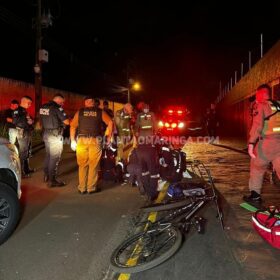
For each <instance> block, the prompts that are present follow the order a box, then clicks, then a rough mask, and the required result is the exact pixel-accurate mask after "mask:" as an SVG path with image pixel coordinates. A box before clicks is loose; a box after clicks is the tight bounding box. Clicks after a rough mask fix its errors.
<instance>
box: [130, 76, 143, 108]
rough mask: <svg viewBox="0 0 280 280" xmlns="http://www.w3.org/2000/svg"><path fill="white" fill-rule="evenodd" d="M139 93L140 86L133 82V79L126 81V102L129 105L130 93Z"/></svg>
mask: <svg viewBox="0 0 280 280" xmlns="http://www.w3.org/2000/svg"><path fill="white" fill-rule="evenodd" d="M131 90H133V91H139V90H141V85H140V83H139V82H136V81H134V80H133V79H129V80H128V86H127V102H128V103H130V101H131V98H130V91H131Z"/></svg>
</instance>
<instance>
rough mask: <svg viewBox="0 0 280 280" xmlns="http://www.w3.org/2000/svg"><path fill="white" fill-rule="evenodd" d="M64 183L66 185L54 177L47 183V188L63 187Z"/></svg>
mask: <svg viewBox="0 0 280 280" xmlns="http://www.w3.org/2000/svg"><path fill="white" fill-rule="evenodd" d="M65 185H66V183H65V182H62V181H58V180H57V179H56V178H55V177H54V178H53V179H52V180H51V181H50V182H49V184H48V186H49V188H54V187H64V186H65Z"/></svg>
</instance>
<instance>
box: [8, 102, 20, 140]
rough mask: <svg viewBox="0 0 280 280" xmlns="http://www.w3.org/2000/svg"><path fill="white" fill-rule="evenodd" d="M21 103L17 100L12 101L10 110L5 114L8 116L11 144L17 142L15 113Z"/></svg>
mask: <svg viewBox="0 0 280 280" xmlns="http://www.w3.org/2000/svg"><path fill="white" fill-rule="evenodd" d="M18 106H19V102H18V101H17V100H16V99H13V100H12V101H11V105H10V108H9V109H8V110H7V111H6V112H5V116H6V126H7V128H8V134H9V142H10V143H11V144H15V143H16V140H17V130H16V126H15V125H14V124H13V114H14V111H15V110H16V109H17V108H18Z"/></svg>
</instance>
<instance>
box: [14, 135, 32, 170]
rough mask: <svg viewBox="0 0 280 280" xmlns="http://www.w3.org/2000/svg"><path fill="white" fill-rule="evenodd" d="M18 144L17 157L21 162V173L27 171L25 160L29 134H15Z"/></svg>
mask: <svg viewBox="0 0 280 280" xmlns="http://www.w3.org/2000/svg"><path fill="white" fill-rule="evenodd" d="M17 140H18V146H19V159H20V164H21V171H22V174H25V173H27V170H26V167H27V161H28V158H29V145H30V142H31V134H30V133H24V134H23V135H21V136H19V135H18V136H17Z"/></svg>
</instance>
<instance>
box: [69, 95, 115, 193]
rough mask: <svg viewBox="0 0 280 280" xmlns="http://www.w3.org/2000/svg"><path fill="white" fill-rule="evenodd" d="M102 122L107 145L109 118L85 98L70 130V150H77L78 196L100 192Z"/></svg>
mask: <svg viewBox="0 0 280 280" xmlns="http://www.w3.org/2000/svg"><path fill="white" fill-rule="evenodd" d="M102 122H104V123H105V124H106V125H107V143H106V144H109V143H110V140H111V137H112V126H113V122H112V120H111V118H110V117H109V116H108V115H107V114H106V113H105V111H103V110H101V109H100V108H97V107H96V106H95V104H94V100H93V99H92V97H90V96H87V97H85V107H84V108H82V109H80V110H79V111H78V112H77V113H76V114H75V116H74V118H73V120H72V122H71V129H70V137H71V148H72V150H77V152H76V153H77V163H78V165H79V185H78V191H79V193H80V194H86V193H88V194H93V193H96V192H98V191H99V190H100V189H99V188H98V186H97V182H98V168H99V163H100V158H101V154H102V139H103V135H102ZM76 135H77V136H78V140H77V142H76Z"/></svg>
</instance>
